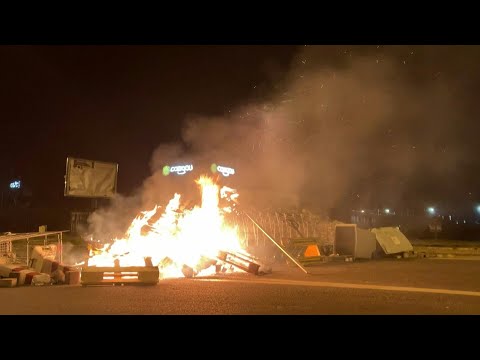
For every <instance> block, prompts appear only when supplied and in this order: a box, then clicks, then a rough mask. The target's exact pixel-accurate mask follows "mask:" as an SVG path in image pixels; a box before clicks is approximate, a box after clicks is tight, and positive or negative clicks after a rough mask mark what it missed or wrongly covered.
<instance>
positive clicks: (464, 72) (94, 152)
mask: <svg viewBox="0 0 480 360" xmlns="http://www.w3.org/2000/svg"><path fill="white" fill-rule="evenodd" d="M301 48H302V46H301V45H294V46H238V45H237V46H153V45H152V46H0V69H1V72H0V79H1V81H0V84H1V85H0V89H1V90H0V117H1V125H0V126H1V134H2V141H1V142H0V144H1V145H0V150H1V151H0V165H1V169H2V173H1V175H0V180H1V182H2V184H7V183H8V181H10V180H11V179H13V178H14V177H17V176H20V177H21V178H22V179H23V181H24V183H25V184H27V185H28V186H29V187H30V188H31V190H32V193H33V195H34V197H35V199H36V201H38V202H43V203H45V204H49V206H56V205H59V204H62V202H63V201H64V199H63V185H64V183H63V182H64V179H63V176H64V173H65V160H66V157H67V156H73V157H81V158H86V159H94V160H101V161H112V162H117V163H119V168H120V172H119V183H118V185H119V189H118V190H119V192H121V193H129V192H131V191H133V190H134V189H135V188H136V187H137V186H139V185H141V183H142V182H143V180H144V179H145V178H146V177H148V175H149V174H150V170H149V161H150V158H151V155H152V152H153V151H154V150H155V148H157V147H158V146H159V145H161V144H162V143H166V142H172V141H179V140H180V139H181V129H182V123H183V121H184V119H185V118H186V117H188V116H189V115H202V116H214V115H222V114H225V113H226V112H228V111H229V110H230V109H234V108H235V107H236V106H238V105H242V104H245V103H248V102H255V101H262V100H263V99H265V98H268V96H269V94H271V93H272V92H275V91H278V89H279V87H281V85H282V84H283V82H284V80H285V79H284V78H285V77H286V76H287V74H289V70H290V69H291V67H292V64H293V63H294V62H295V61H298V59H297V57H296V54H297V53H298V52H299V51H300V50H301ZM352 54H353V56H357V55H365V54H369V55H371V56H373V59H375V56H376V57H377V58H378V59H380V60H381V59H384V58H386V57H389V58H391V59H393V60H394V61H395V62H397V63H398V64H399V65H400V66H401V65H402V64H403V65H404V66H405V67H404V68H405V71H404V72H403V73H402V74H401V75H398V76H402V78H406V79H408V81H409V82H411V83H412V84H415V83H418V84H422V83H425V82H429V81H434V80H435V79H438V78H445V79H448V81H447V82H446V83H448V89H447V91H448V92H449V93H451V94H453V95H452V96H453V97H454V98H455V99H456V101H457V102H456V103H457V104H460V105H458V106H460V107H459V108H458V109H452V114H455V113H456V112H457V113H458V114H460V113H461V114H462V115H461V116H459V117H455V116H453V117H452V118H451V125H452V129H455V130H454V131H452V132H450V135H449V136H450V137H451V138H450V140H452V139H453V143H455V144H457V145H458V144H461V146H462V153H463V154H469V156H467V158H466V159H465V161H464V162H461V163H458V169H457V170H458V174H450V175H451V176H452V177H458V178H461V183H460V184H459V187H460V188H458V187H456V186H451V185H449V186H447V185H445V184H446V180H445V179H443V178H442V179H436V181H431V182H429V181H425V179H426V178H427V179H428V177H429V176H430V174H429V173H425V174H422V173H416V174H415V176H416V177H418V178H419V179H421V180H422V181H420V182H418V183H413V184H412V185H411V192H412V193H413V194H415V193H418V192H421V193H424V192H428V191H429V189H430V190H431V189H434V190H435V189H437V190H436V191H437V195H438V193H441V192H442V191H444V189H450V190H449V191H451V193H452V194H453V193H455V196H456V198H458V196H460V198H461V197H462V196H463V195H465V194H468V193H471V194H470V196H476V194H477V191H476V190H477V187H478V181H479V177H478V170H479V165H478V162H477V157H478V154H477V152H478V146H477V137H478V130H479V125H478V119H479V117H478V115H479V111H478V94H479V92H478V91H479V90H480V75H479V74H480V72H479V71H478V70H480V51H479V47H477V46H470V47H468V46H467V47H455V46H451V47H447V46H442V47H438V46H437V47H434V46H430V47H422V46H412V47H409V46H390V47H384V46H382V47H379V46H368V47H361V46H346V45H342V46H329V47H326V48H325V49H324V50H322V51H320V52H319V53H317V57H315V58H312V59H309V64H311V63H315V64H316V65H317V66H318V65H319V64H320V65H321V64H324V65H325V66H326V65H328V66H330V67H334V68H338V69H342V67H344V66H345V64H346V62H347V61H348V59H349V58H351V57H352ZM452 84H453V85H452ZM435 106H436V105H435V104H432V108H434V107H435ZM432 116H433V115H432ZM432 123H434V121H432ZM439 126H442V124H439ZM389 131H390V130H389ZM393 131H394V132H395V131H400V132H401V131H409V132H411V134H412V135H411V138H415V139H416V140H417V141H418V142H422V141H423V142H428V141H429V133H428V128H425V127H423V128H421V129H419V130H416V129H415V128H412V127H409V128H408V129H402V128H401V127H398V129H395V128H394V129H393ZM391 136H392V134H390V133H386V134H385V139H386V141H385V142H384V143H387V146H389V147H391V146H395V141H394V139H392V140H391V141H392V142H391V144H389V143H388V142H389V141H390V139H389V137H391ZM445 139H446V140H445ZM445 139H440V140H438V139H436V140H435V141H438V143H436V144H435V146H437V148H438V149H439V151H440V152H442V151H443V152H445V151H446V150H445V149H450V147H449V141H448V139H447V138H445ZM443 140H445V141H443ZM442 141H443V142H442ZM390 145H391V146H390ZM432 161H437V159H432ZM442 176H444V175H442ZM438 180H440V182H441V183H442V184H443V185H442V186H440V187H439V186H437V185H438V184H439V181H438ZM450 181H452V179H450ZM447 182H448V181H447ZM444 185H445V186H444ZM3 186H6V185H3ZM459 194H460V195H459ZM462 194H463V195H462ZM427 195H428V194H427ZM466 199H468V197H467V198H466Z"/></svg>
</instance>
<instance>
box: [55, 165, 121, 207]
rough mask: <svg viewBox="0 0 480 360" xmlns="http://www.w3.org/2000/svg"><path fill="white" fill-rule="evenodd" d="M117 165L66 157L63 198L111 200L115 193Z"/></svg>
mask: <svg viewBox="0 0 480 360" xmlns="http://www.w3.org/2000/svg"><path fill="white" fill-rule="evenodd" d="M117 174H118V164H116V163H106V162H102V161H94V160H85V159H77V158H72V157H68V158H67V169H66V175H65V196H77V197H89V198H111V197H113V196H114V195H115V194H116V192H117Z"/></svg>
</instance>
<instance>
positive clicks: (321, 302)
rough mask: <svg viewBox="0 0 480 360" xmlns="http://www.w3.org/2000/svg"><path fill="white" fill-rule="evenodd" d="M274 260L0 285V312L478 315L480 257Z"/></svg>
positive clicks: (479, 301) (479, 304)
mask: <svg viewBox="0 0 480 360" xmlns="http://www.w3.org/2000/svg"><path fill="white" fill-rule="evenodd" d="M309 270H310V272H311V274H309V275H305V274H304V273H302V272H301V271H300V270H298V269H296V268H291V267H287V266H276V267H275V268H274V272H273V273H272V274H270V275H264V276H254V275H250V274H244V273H242V274H231V275H228V276H227V275H224V276H214V277H203V278H196V279H174V280H163V281H161V282H160V283H159V284H158V285H156V286H150V287H137V286H123V287H120V286H116V287H113V286H109V287H81V286H47V287H21V288H14V289H0V314H480V261H467V260H458V259H457V260H429V259H401V260H380V261H370V262H355V263H330V264H325V265H321V266H317V267H311V268H309Z"/></svg>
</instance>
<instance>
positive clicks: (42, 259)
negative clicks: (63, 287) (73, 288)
mask: <svg viewBox="0 0 480 360" xmlns="http://www.w3.org/2000/svg"><path fill="white" fill-rule="evenodd" d="M56 250H57V249H56V246H55V245H48V246H34V247H33V251H32V256H31V258H30V259H29V263H28V264H22V263H18V262H16V260H14V258H13V257H2V258H0V259H1V260H0V261H1V262H0V287H15V286H23V285H36V286H39V285H55V284H67V285H75V284H78V283H79V282H80V271H78V270H77V269H75V268H73V267H70V266H66V265H63V264H61V263H59V262H58V261H57V260H56V253H57V251H56Z"/></svg>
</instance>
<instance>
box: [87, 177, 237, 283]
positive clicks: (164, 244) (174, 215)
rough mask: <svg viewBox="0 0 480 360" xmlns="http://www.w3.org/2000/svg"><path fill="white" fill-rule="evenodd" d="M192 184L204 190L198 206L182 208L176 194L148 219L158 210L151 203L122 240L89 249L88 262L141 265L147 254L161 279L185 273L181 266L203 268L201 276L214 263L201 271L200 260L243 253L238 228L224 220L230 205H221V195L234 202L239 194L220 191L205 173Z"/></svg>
mask: <svg viewBox="0 0 480 360" xmlns="http://www.w3.org/2000/svg"><path fill="white" fill-rule="evenodd" d="M196 183H197V184H198V185H199V186H200V189H201V192H202V202H201V206H199V207H198V206H195V207H194V208H193V209H191V210H183V211H180V210H179V207H180V195H179V194H175V195H174V197H173V198H172V199H171V200H170V201H169V203H168V205H167V207H166V208H165V211H164V212H163V213H162V214H161V215H160V217H159V218H158V220H156V221H154V222H152V219H153V218H154V217H155V215H157V212H158V209H159V207H158V206H155V208H153V209H152V210H150V211H144V212H142V213H141V215H139V216H138V217H137V218H135V219H134V220H133V221H132V224H131V225H130V227H129V229H128V230H127V232H126V234H125V238H123V239H115V240H114V242H113V243H112V244H107V245H105V246H103V248H101V249H98V250H97V251H96V252H94V251H93V249H91V250H90V258H89V260H88V264H89V266H113V264H114V260H115V259H119V260H120V265H121V266H144V265H145V262H144V259H145V257H151V259H152V263H153V264H154V265H155V266H157V265H158V266H159V268H160V272H161V277H163V278H168V277H180V276H183V275H182V270H181V269H182V267H183V266H184V265H187V266H189V267H191V268H192V269H197V271H201V270H202V275H203V274H206V273H211V272H212V268H213V271H214V267H210V268H207V269H202V267H201V263H202V260H204V259H216V256H217V255H218V252H219V251H242V246H241V241H240V238H239V236H238V231H237V228H236V227H233V226H230V225H228V224H226V222H225V221H224V213H225V212H231V210H232V209H231V208H230V207H225V208H223V209H220V208H219V194H220V195H221V197H222V198H227V199H228V200H234V201H235V200H236V199H237V197H238V194H237V193H236V192H235V190H233V189H230V188H227V187H223V188H222V189H219V186H218V185H217V184H215V183H214V182H213V180H212V179H211V178H209V177H207V176H202V177H200V178H199V179H198V180H196ZM145 230H146V231H145Z"/></svg>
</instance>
